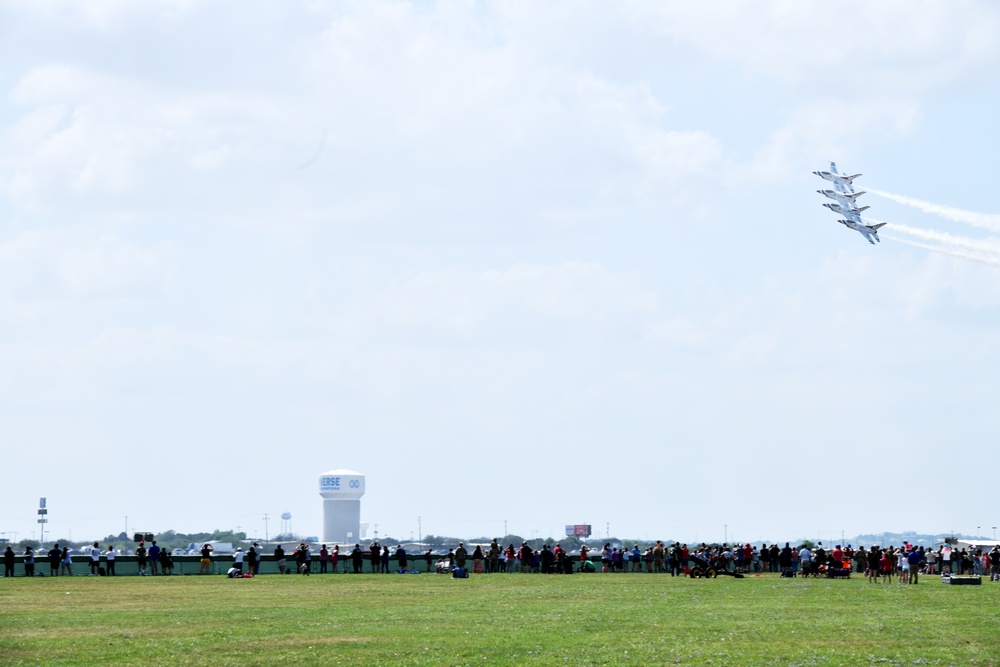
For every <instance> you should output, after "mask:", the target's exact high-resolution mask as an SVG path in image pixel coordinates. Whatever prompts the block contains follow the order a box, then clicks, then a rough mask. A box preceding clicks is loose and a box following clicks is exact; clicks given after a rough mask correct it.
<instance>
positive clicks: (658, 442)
mask: <svg viewBox="0 0 1000 667" xmlns="http://www.w3.org/2000/svg"><path fill="white" fill-rule="evenodd" d="M998 62H1000V6H998V5H997V4H996V3H992V2H988V1H986V0H983V1H973V0H956V1H955V2H949V3H940V2H931V1H925V0H905V1H903V0H885V1H883V2H878V3H870V2H863V1H862V0H844V1H842V2H839V3H837V4H836V5H835V6H834V5H831V4H829V3H819V2H788V1H787V0H758V1H755V2H752V3H748V2H735V1H733V2H715V3H692V2H687V1H684V0H676V1H672V0H656V1H650V2H645V1H641V0H623V1H622V2H617V3H603V2H586V1H584V2H579V1H573V2H559V1H553V2H544V3H537V2H506V1H495V2H493V1H481V2H474V1H467V2H460V1H454V2H453V1H441V2H404V1H394V2H384V1H381V0H365V1H363V2H324V1H320V0H316V1H311V2H283V3H272V2H261V1H248V2H226V1H216V2H203V1H201V0H150V1H149V2H143V3H135V2H125V1H122V0H94V1H92V2H87V3H78V2H73V1H70V0H30V1H29V0H0V424H2V426H0V451H2V460H3V463H2V466H0V536H3V534H4V533H6V534H7V535H6V536H9V537H12V538H15V539H18V540H19V539H24V538H27V537H32V536H33V532H35V531H37V528H38V524H37V523H36V521H35V520H36V518H37V515H36V508H37V506H38V499H39V498H40V497H45V498H47V507H48V510H49V515H48V517H49V523H48V524H47V526H46V532H47V535H52V536H58V537H62V538H67V537H69V538H72V539H96V538H101V537H103V536H105V535H107V534H109V533H115V534H117V533H119V532H121V531H122V530H128V531H130V532H131V531H137V530H141V531H149V532H157V531H164V530H168V529H173V530H177V531H182V532H196V531H211V530H214V529H239V530H244V531H246V532H248V533H250V534H251V535H254V536H263V535H264V534H265V532H268V534H269V535H274V534H275V533H276V532H278V530H279V529H280V528H281V522H280V519H279V516H280V515H281V513H283V512H289V513H291V515H292V519H291V522H290V523H291V528H292V530H293V531H294V532H296V533H298V534H302V535H318V534H319V533H320V531H321V519H322V501H321V498H320V496H319V495H318V491H319V489H318V478H319V475H320V474H321V473H323V472H325V471H327V470H330V469H333V468H347V469H352V470H357V471H359V472H361V473H363V474H364V475H365V476H366V494H365V496H364V498H363V499H362V506H361V507H362V510H361V512H362V520H364V521H366V522H368V523H369V524H370V527H371V530H372V531H374V530H375V529H376V526H377V530H378V531H379V533H380V534H382V535H386V534H388V535H392V536H394V537H396V538H399V539H409V538H416V537H419V536H422V535H427V534H435V535H454V536H460V537H473V536H480V535H494V534H495V535H502V534H504V533H505V532H509V533H514V534H519V535H523V536H525V537H534V536H549V535H551V536H554V537H558V536H559V534H561V533H562V531H563V527H564V526H565V525H566V524H577V523H589V524H592V525H593V526H594V530H595V533H596V536H604V535H607V534H611V535H617V536H619V537H635V538H642V539H661V538H662V539H680V540H683V541H708V540H721V539H723V538H724V537H725V538H727V539H754V540H757V539H769V540H786V539H795V538H798V537H804V536H805V537H820V538H823V537H833V536H839V535H840V534H841V533H845V534H846V535H852V534H860V533H871V532H876V533H880V532H883V531H905V530H914V531H918V532H929V533H943V532H951V531H955V532H961V533H968V534H972V533H974V532H976V529H977V527H982V530H981V531H980V532H981V533H982V534H984V535H989V534H990V533H989V532H988V529H987V528H986V527H987V526H988V527H992V526H994V525H997V524H1000V516H998V515H997V510H996V508H995V507H993V506H991V504H990V503H988V502H985V500H986V498H987V497H988V494H989V493H990V489H991V488H992V486H993V484H994V481H995V472H994V471H995V470H996V469H997V466H998V464H1000V448H998V447H997V446H996V445H997V433H998V431H1000V428H998V427H1000V411H998V410H997V409H996V405H997V404H998V402H1000V376H998V374H997V372H996V369H997V368H998V363H1000V352H998V345H997V342H998V341H1000V205H998V204H997V202H996V201H995V198H996V197H995V195H996V191H997V190H996V187H995V178H996V173H997V172H996V163H997V150H998V148H1000V129H998V126H997V123H996V118H995V112H996V111H995V110H996V109H997V108H998V107H1000V69H998V68H997V66H996V65H997V63H998ZM830 161H836V163H837V165H838V167H839V168H840V169H841V170H843V171H847V172H850V173H858V172H861V173H863V176H862V177H861V178H859V179H858V181H857V182H856V184H855V185H856V187H858V188H859V189H864V190H867V194H865V195H864V196H863V197H862V198H861V199H859V203H860V204H867V205H869V206H870V207H871V208H870V209H869V210H868V211H866V215H869V216H871V218H872V219H873V220H878V221H885V222H888V223H889V224H888V225H887V226H886V227H885V228H883V229H882V230H881V231H880V235H881V243H879V244H878V245H877V246H873V245H869V244H868V243H867V242H866V241H865V239H864V238H863V237H862V236H861V235H860V234H858V233H856V232H854V231H851V230H849V229H846V228H845V227H844V226H842V225H840V224H838V223H837V216H836V215H835V214H833V213H832V212H830V211H828V210H827V209H825V208H823V207H822V206H821V204H822V203H823V202H825V201H827V200H826V199H825V198H824V197H823V196H822V195H820V194H817V192H816V191H817V190H818V189H824V188H828V187H829V186H830V184H829V183H827V182H824V181H822V180H820V179H819V178H818V177H816V176H814V175H813V174H812V173H811V172H812V171H815V170H820V169H826V168H828V166H829V162H830ZM265 516H267V517H268V521H267V522H266V523H265V519H264V517H265ZM369 534H372V533H369ZM596 536H595V539H596Z"/></svg>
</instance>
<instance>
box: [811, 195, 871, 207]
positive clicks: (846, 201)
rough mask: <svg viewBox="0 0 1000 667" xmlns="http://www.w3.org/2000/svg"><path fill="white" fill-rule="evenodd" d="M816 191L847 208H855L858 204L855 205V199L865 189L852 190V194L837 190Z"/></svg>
mask: <svg viewBox="0 0 1000 667" xmlns="http://www.w3.org/2000/svg"><path fill="white" fill-rule="evenodd" d="M816 192H818V193H820V194H821V195H823V196H825V197H829V198H830V199H832V200H834V201H836V202H838V203H840V205H841V206H844V207H845V208H853V209H856V208H857V206H855V203H854V200H855V199H857V198H858V197H860V196H861V195H863V194H864V190H862V191H861V192H852V193H850V194H846V193H843V192H837V191H835V190H817V191H816Z"/></svg>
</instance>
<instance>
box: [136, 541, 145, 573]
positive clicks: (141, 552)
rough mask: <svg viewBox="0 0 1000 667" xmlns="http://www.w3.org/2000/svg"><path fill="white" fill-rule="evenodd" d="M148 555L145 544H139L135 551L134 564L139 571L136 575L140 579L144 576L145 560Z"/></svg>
mask: <svg viewBox="0 0 1000 667" xmlns="http://www.w3.org/2000/svg"><path fill="white" fill-rule="evenodd" d="M147 557H148V554H147V552H146V543H145V542H139V547H138V548H137V549H136V550H135V564H136V567H137V568H138V569H139V572H138V575H139V576H140V577H145V576H146V558H147Z"/></svg>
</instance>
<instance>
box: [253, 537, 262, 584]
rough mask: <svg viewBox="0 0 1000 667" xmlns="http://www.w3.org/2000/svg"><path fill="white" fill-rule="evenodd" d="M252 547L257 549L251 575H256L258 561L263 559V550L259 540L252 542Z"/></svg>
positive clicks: (258, 567) (258, 565)
mask: <svg viewBox="0 0 1000 667" xmlns="http://www.w3.org/2000/svg"><path fill="white" fill-rule="evenodd" d="M253 547H254V549H255V550H256V551H257V559H256V560H255V561H254V563H253V575H254V576H255V577H256V576H257V575H258V574H260V562H261V561H262V560H264V550H263V549H262V548H261V546H260V542H254V543H253Z"/></svg>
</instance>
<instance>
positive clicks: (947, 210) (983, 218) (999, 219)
mask: <svg viewBox="0 0 1000 667" xmlns="http://www.w3.org/2000/svg"><path fill="white" fill-rule="evenodd" d="M866 192H870V193H872V194H873V195H877V196H879V197H883V198H885V199H889V200H891V201H894V202H896V203H897V204H903V205H904V206H909V207H911V208H915V209H918V210H920V211H923V212H924V213H931V214H933V215H938V216H941V217H942V218H944V219H945V220H951V221H952V222H962V223H965V224H967V225H972V226H973V227H979V228H980V229H988V230H989V231H991V232H1000V215H995V214H990V213H977V212H976V211H966V210H963V209H960V208H954V207H952V206H942V205H940V204H932V203H931V202H926V201H921V200H920V199H913V198H912V197H904V196H903V195H894V194H892V193H891V192H883V191H881V190H873V189H871V188H866Z"/></svg>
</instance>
